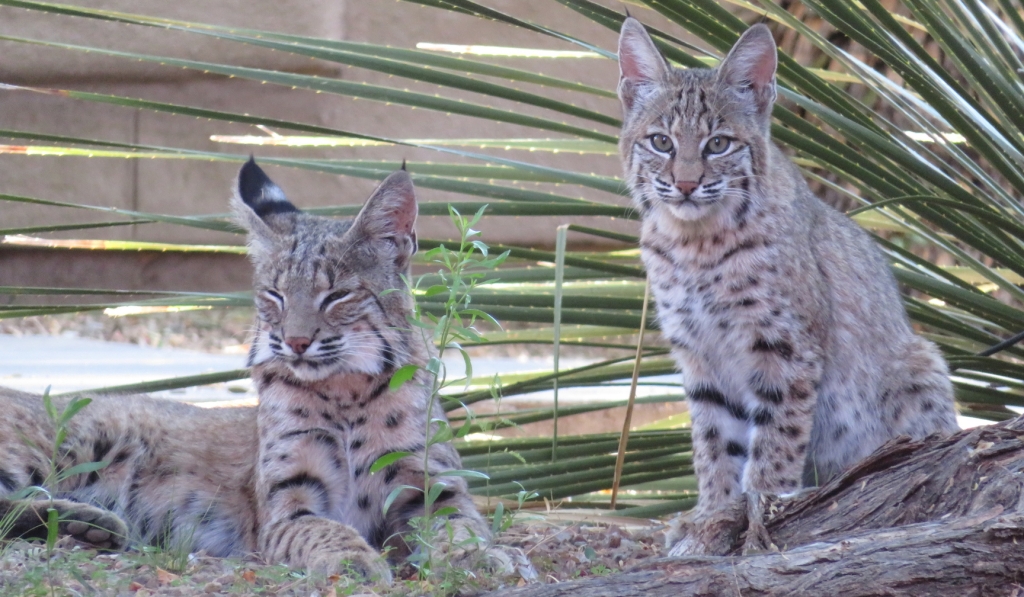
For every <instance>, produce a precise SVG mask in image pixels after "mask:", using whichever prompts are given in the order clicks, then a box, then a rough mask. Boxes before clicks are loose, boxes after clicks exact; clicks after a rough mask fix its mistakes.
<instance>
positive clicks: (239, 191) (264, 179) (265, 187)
mask: <svg viewBox="0 0 1024 597" xmlns="http://www.w3.org/2000/svg"><path fill="white" fill-rule="evenodd" d="M231 207H232V208H233V209H234V212H235V220H236V221H237V222H238V224H239V225H241V226H242V227H243V228H245V229H246V230H248V231H249V235H250V238H252V237H265V236H271V235H273V234H274V233H277V234H280V233H284V232H287V231H289V230H291V227H292V218H288V217H283V216H284V214H292V213H298V211H299V210H298V208H297V207H295V206H294V205H292V204H291V202H289V201H288V198H287V197H285V196H284V191H282V190H281V187H279V186H277V185H276V184H274V181H272V180H270V177H268V176H267V175H266V173H265V172H263V170H262V169H261V168H260V167H259V166H257V165H256V160H254V159H253V158H251V157H250V158H249V161H248V162H246V163H245V165H243V166H242V169H241V170H239V172H238V180H237V181H236V182H235V193H234V197H233V198H232V201H231Z"/></svg>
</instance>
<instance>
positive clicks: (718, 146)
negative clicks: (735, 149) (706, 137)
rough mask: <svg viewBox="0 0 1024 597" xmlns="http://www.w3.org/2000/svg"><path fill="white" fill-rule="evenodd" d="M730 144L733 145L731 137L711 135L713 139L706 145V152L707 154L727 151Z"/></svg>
mask: <svg viewBox="0 0 1024 597" xmlns="http://www.w3.org/2000/svg"><path fill="white" fill-rule="evenodd" d="M730 145H732V140H731V139H729V137H711V140H710V141H708V142H707V144H705V145H704V153H705V154H707V155H716V154H719V153H725V150H727V149H729V146H730Z"/></svg>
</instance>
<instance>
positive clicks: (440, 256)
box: [370, 206, 508, 593]
mask: <svg viewBox="0 0 1024 597" xmlns="http://www.w3.org/2000/svg"><path fill="white" fill-rule="evenodd" d="M485 209H486V206H484V207H481V208H480V209H479V210H477V212H476V214H474V215H473V216H472V217H465V216H463V215H462V214H460V213H459V212H458V211H457V210H456V209H455V208H454V207H451V206H449V208H448V211H449V216H450V217H451V221H452V223H453V224H454V225H455V227H456V229H457V230H458V232H459V240H458V241H457V247H456V248H449V247H448V246H446V245H444V244H442V245H439V246H437V247H435V248H433V249H430V250H429V251H427V252H426V253H425V255H424V257H425V259H426V260H428V261H429V262H431V263H433V264H437V265H439V266H440V268H439V270H438V272H437V275H438V276H439V277H440V279H441V282H442V283H441V284H435V285H431V286H429V287H428V288H426V289H420V283H421V282H422V281H423V278H420V279H419V281H418V282H417V283H416V284H415V285H413V284H410V286H411V289H412V292H413V294H414V295H415V296H417V297H420V298H422V299H423V301H418V302H417V304H416V306H415V308H414V311H413V313H412V314H411V315H409V316H408V323H409V325H410V326H412V328H413V329H416V330H419V332H420V333H421V334H422V335H423V337H424V340H425V341H427V342H432V343H433V344H434V345H435V346H437V348H438V354H437V355H436V356H433V357H431V358H430V359H429V360H428V362H427V363H426V365H425V366H420V365H416V364H409V365H405V366H403V367H401V368H399V369H398V370H397V371H396V372H395V374H394V376H393V377H392V379H391V388H392V389H397V388H399V387H401V386H402V385H403V384H405V383H407V382H409V381H410V380H412V379H413V377H414V376H415V375H416V373H417V372H418V371H419V370H421V369H423V370H425V371H426V372H427V374H428V376H427V377H428V379H429V381H428V382H427V384H428V391H429V396H430V397H429V400H428V404H427V412H428V413H433V412H434V409H435V407H436V405H437V404H438V401H439V400H443V399H444V397H443V395H442V392H443V391H444V390H445V389H446V388H449V387H452V386H454V385H457V384H463V385H464V386H465V387H468V386H469V384H470V381H471V379H472V377H473V364H472V360H471V358H470V356H469V353H468V352H467V351H466V349H465V348H464V347H463V346H462V344H461V343H462V342H479V341H482V340H483V337H482V336H481V335H480V333H479V332H478V331H477V330H476V329H475V328H474V326H475V325H476V324H477V322H478V321H480V320H483V321H488V322H490V323H492V324H494V325H495V326H498V327H499V328H500V325H499V324H498V322H497V321H496V320H495V319H494V318H493V317H491V316H490V315H488V314H487V313H485V312H483V311H481V310H479V309H475V308H473V307H471V294H472V292H473V290H474V289H476V288H478V287H479V286H482V285H484V284H487V283H489V282H492V281H493V280H485V279H484V278H485V276H486V273H487V272H488V271H489V270H493V269H494V268H496V267H498V266H500V265H501V264H502V263H503V262H504V261H505V259H506V258H507V257H508V253H507V252H505V253H502V254H500V255H497V256H491V255H490V254H489V248H488V246H487V245H486V244H485V243H484V242H483V241H481V240H479V239H478V238H476V237H478V236H479V235H480V232H479V231H477V230H474V229H473V226H475V225H476V224H477V222H479V221H480V218H481V217H482V216H483V214H484V210H485ZM435 297H438V298H440V297H444V301H443V302H440V301H439V300H437V298H435ZM430 299H434V300H430ZM424 302H426V303H427V304H429V305H430V306H431V307H432V309H430V310H427V309H425V307H424ZM447 351H456V352H458V353H459V354H460V355H461V356H462V360H463V362H464V363H465V369H466V373H465V377H463V378H460V379H455V380H450V379H448V375H447V370H446V368H445V364H444V360H443V359H444V356H445V353H446V352H447ZM463 406H464V405H463ZM466 411H467V413H469V416H467V418H466V420H465V422H464V423H463V424H462V425H461V426H459V427H458V429H453V428H452V426H451V425H450V424H449V422H448V421H447V419H445V418H443V417H433V418H432V417H429V416H428V417H427V422H426V426H425V429H424V438H425V440H426V441H425V445H426V449H425V450H424V452H423V454H424V456H423V458H424V461H423V471H424V478H423V487H422V488H420V487H413V486H410V485H403V486H400V487H397V488H395V489H394V490H393V491H392V492H391V494H390V495H388V496H387V499H385V501H384V511H385V512H387V510H388V508H389V507H390V506H391V504H392V503H394V501H395V499H397V498H398V496H399V495H400V494H401V493H402V492H404V491H406V490H412V491H419V492H422V493H423V504H424V514H423V516H421V517H418V518H416V519H413V520H411V521H410V525H411V526H412V530H411V532H410V533H409V535H408V536H407V537H406V541H409V542H411V543H413V544H414V545H416V546H417V549H416V550H415V553H414V554H413V556H412V557H411V558H410V562H411V563H412V565H413V566H415V567H416V569H417V571H418V576H419V578H420V580H426V579H428V578H432V579H433V580H434V581H435V582H437V583H439V585H438V589H439V590H441V591H442V592H444V593H451V592H456V591H457V590H458V587H459V586H461V585H462V584H463V583H464V582H465V580H466V578H467V575H469V574H471V572H470V571H468V570H465V569H462V568H456V567H453V566H438V565H437V564H438V563H437V562H435V561H434V552H435V549H434V548H435V545H437V544H438V542H439V541H446V542H447V544H448V546H449V548H450V549H451V550H457V549H467V548H471V547H472V545H471V544H473V543H479V542H482V541H483V539H482V538H480V537H470V538H468V539H460V540H458V541H457V540H456V538H455V536H454V532H453V531H452V528H451V525H450V524H449V523H448V521H447V517H448V516H449V515H451V514H455V513H456V512H457V511H456V509H455V508H452V507H445V508H440V509H437V510H434V503H435V502H436V501H437V498H438V496H440V495H441V493H442V492H443V491H444V490H445V488H446V487H447V483H446V482H445V481H444V480H443V478H444V477H476V478H483V479H486V478H487V476H486V475H484V474H483V473H480V472H477V471H471V470H464V469H455V470H448V471H444V472H441V473H438V474H436V475H432V474H431V473H430V466H429V464H430V463H429V455H430V449H431V446H434V445H437V444H441V443H444V442H448V441H451V440H452V439H456V438H461V437H464V436H465V435H467V434H468V433H469V432H470V431H472V430H473V428H474V419H473V417H472V413H471V412H470V411H469V409H466ZM409 455H410V453H409V452H392V453H389V454H386V455H384V456H382V457H381V458H379V459H378V460H377V461H376V462H375V463H374V464H373V466H372V467H371V468H370V471H371V472H377V471H379V470H381V469H383V468H385V467H386V466H388V465H390V464H392V463H394V462H396V461H398V460H400V459H402V458H405V457H407V456H409Z"/></svg>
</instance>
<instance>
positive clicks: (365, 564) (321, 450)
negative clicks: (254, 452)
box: [256, 392, 391, 582]
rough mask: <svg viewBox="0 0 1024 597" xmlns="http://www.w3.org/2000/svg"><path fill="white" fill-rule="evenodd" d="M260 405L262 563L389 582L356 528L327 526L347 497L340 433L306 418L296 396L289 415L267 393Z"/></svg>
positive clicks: (384, 568) (377, 556)
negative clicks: (353, 574) (352, 571)
mask: <svg viewBox="0 0 1024 597" xmlns="http://www.w3.org/2000/svg"><path fill="white" fill-rule="evenodd" d="M260 399H261V403H260V406H259V414H258V424H259V427H260V448H259V464H258V473H257V478H258V481H257V487H256V491H257V501H258V510H259V511H258V517H259V521H260V530H259V548H260V551H261V552H262V554H263V557H265V558H266V559H267V560H268V561H271V562H281V563H284V564H286V565H288V566H293V567H297V568H306V569H309V570H312V571H316V572H321V573H325V574H334V573H340V572H345V571H347V570H354V571H356V572H357V573H360V574H362V575H363V576H365V577H366V578H367V579H369V580H382V581H385V582H390V580H391V572H390V570H389V569H388V567H387V564H386V562H384V560H383V558H382V557H381V555H380V553H379V552H378V551H377V550H375V549H373V548H372V547H370V545H369V544H367V542H366V541H365V540H364V539H363V537H362V536H361V535H360V534H359V532H358V531H356V529H354V528H352V527H351V526H349V525H346V524H343V523H341V522H338V521H337V520H331V519H330V517H331V515H332V513H336V512H338V511H339V508H340V506H341V504H338V503H337V500H339V499H344V497H345V496H347V495H348V492H347V491H346V488H345V483H346V481H347V478H348V472H347V469H346V468H345V465H344V464H343V462H342V458H344V453H343V452H342V450H343V447H342V446H343V445H344V441H345V440H344V436H343V434H342V433H341V432H340V431H339V430H338V429H336V428H335V427H332V426H330V425H329V424H328V422H327V421H317V420H315V417H310V415H309V414H308V412H309V411H308V410H303V407H302V406H300V405H298V404H296V403H295V402H296V400H298V399H297V398H295V397H292V404H290V405H289V407H288V408H284V407H282V405H279V404H275V403H274V402H273V394H270V393H269V392H263V393H262V395H261V398H260ZM296 412H300V413H302V414H306V417H305V418H303V417H301V416H300V415H298V414H296Z"/></svg>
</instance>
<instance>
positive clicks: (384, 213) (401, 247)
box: [352, 170, 419, 262]
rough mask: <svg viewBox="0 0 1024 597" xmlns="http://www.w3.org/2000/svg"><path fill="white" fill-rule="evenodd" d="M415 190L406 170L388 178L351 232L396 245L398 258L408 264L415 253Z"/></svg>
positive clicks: (394, 173) (374, 194)
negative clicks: (358, 232)
mask: <svg viewBox="0 0 1024 597" xmlns="http://www.w3.org/2000/svg"><path fill="white" fill-rule="evenodd" d="M418 211H419V209H418V207H417V205H416V189H414V188H413V186H412V178H411V177H410V176H409V173H408V172H406V171H405V170H398V171H397V172H393V173H391V174H390V175H388V177H387V178H385V179H384V181H383V182H381V183H380V185H379V186H378V187H377V189H376V190H375V191H374V192H373V194H372V195H370V198H369V199H367V201H366V205H364V206H363V209H362V210H360V211H359V215H358V216H356V219H355V222H353V224H352V228H353V229H356V230H359V231H360V232H362V234H364V235H366V236H367V237H369V238H370V239H386V240H388V241H391V242H393V243H394V244H395V247H396V248H397V250H398V253H399V255H398V257H399V259H401V260H402V261H404V262H408V259H409V257H412V255H413V253H415V252H416V249H417V244H416V229H415V228H416V215H417V213H418Z"/></svg>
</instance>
